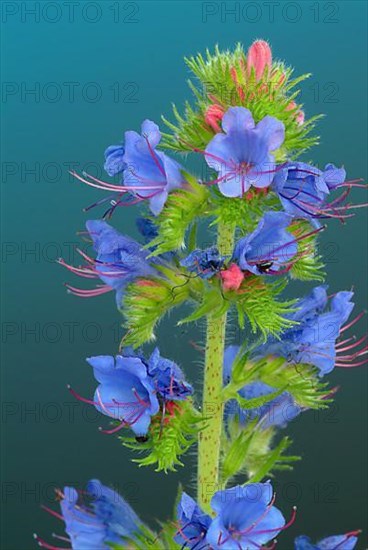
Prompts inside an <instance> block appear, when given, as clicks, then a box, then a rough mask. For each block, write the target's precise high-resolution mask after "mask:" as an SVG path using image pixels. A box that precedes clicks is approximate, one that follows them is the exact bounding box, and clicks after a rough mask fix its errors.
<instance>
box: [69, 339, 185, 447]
mask: <svg viewBox="0 0 368 550" xmlns="http://www.w3.org/2000/svg"><path fill="white" fill-rule="evenodd" d="M87 362H88V363H89V364H90V365H91V366H92V367H93V373H94V376H95V378H96V380H97V381H98V382H99V386H98V387H97V389H96V391H95V395H94V398H93V400H90V399H85V398H84V397H81V396H80V395H79V394H77V393H76V392H75V391H74V390H72V389H71V388H70V387H69V390H70V392H71V393H72V395H74V397H76V398H77V399H78V400H79V401H83V402H85V403H89V404H91V405H94V406H95V407H96V409H97V410H98V411H99V412H100V413H102V414H104V415H106V416H109V417H110V418H113V419H114V420H117V421H119V424H118V425H117V426H116V427H114V428H113V429H111V430H103V431H104V433H109V434H112V433H116V432H118V431H120V430H121V429H122V428H124V427H130V428H131V429H132V430H133V432H134V433H135V434H136V436H137V437H143V436H145V435H146V434H147V432H148V429H149V426H150V424H151V418H152V416H154V415H156V414H157V413H158V412H159V410H160V407H162V410H163V411H164V412H165V406H166V404H168V403H169V402H172V401H183V400H185V399H187V398H188V397H189V396H190V395H192V394H193V388H192V386H191V385H190V384H188V382H186V380H185V378H184V374H183V372H182V371H181V369H180V368H179V367H178V365H177V364H176V363H174V362H173V361H170V360H169V359H165V358H164V357H161V356H160V352H159V350H158V348H156V349H155V350H154V352H153V353H152V355H151V356H150V358H149V359H148V360H146V359H145V358H144V356H142V355H139V354H137V353H135V352H134V350H132V349H131V348H126V349H125V350H124V351H123V352H122V354H121V355H117V356H116V357H115V358H114V357H112V356H110V355H99V356H97V357H90V358H88V359H87Z"/></svg>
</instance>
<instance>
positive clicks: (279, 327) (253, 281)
mask: <svg viewBox="0 0 368 550" xmlns="http://www.w3.org/2000/svg"><path fill="white" fill-rule="evenodd" d="M286 284H287V279H284V280H279V281H276V282H273V283H269V282H266V281H265V280H264V279H263V278H261V277H249V278H248V279H246V280H245V281H244V283H243V287H242V289H241V290H243V289H244V291H243V292H241V293H239V294H235V295H234V297H233V299H234V301H235V303H236V307H237V311H238V317H239V321H240V326H241V327H242V325H243V324H244V319H242V316H243V317H244V316H246V317H247V319H248V321H249V322H250V325H251V328H252V330H253V332H256V331H257V330H259V331H261V333H262V335H263V337H264V338H266V337H267V336H268V335H269V334H271V335H274V336H278V334H279V333H280V332H282V331H284V330H285V329H287V328H289V327H291V326H292V325H294V324H295V323H294V322H293V321H291V320H290V319H288V318H287V317H286V316H287V315H288V314H290V313H292V312H293V311H294V308H293V306H294V304H295V303H296V300H286V301H284V302H282V301H279V300H277V299H276V298H277V296H278V295H279V294H280V293H281V292H282V291H283V290H284V288H285V286H286Z"/></svg>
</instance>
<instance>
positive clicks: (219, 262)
mask: <svg viewBox="0 0 368 550" xmlns="http://www.w3.org/2000/svg"><path fill="white" fill-rule="evenodd" d="M224 261H225V258H224V257H223V256H220V253H219V251H218V249H217V247H216V246H211V247H210V248H206V249H205V250H200V249H196V250H193V252H191V253H190V254H189V255H188V256H187V257H186V258H184V259H183V260H181V262H180V265H182V266H183V267H186V268H187V270H188V271H190V272H191V273H196V274H197V275H199V277H200V278H201V279H210V278H211V277H213V276H214V275H215V274H216V273H218V272H219V271H220V269H221V268H222V266H223V265H224Z"/></svg>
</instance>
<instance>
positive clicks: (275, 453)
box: [248, 436, 300, 483]
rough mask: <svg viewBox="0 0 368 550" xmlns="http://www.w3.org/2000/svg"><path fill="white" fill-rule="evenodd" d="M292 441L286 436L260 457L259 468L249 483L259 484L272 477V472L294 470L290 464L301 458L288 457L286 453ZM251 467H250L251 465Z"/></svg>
mask: <svg viewBox="0 0 368 550" xmlns="http://www.w3.org/2000/svg"><path fill="white" fill-rule="evenodd" d="M291 444H292V441H291V439H290V438H289V437H287V436H285V437H283V439H282V440H281V441H280V443H279V444H278V445H277V446H276V447H275V448H274V449H273V450H271V451H270V452H268V453H267V454H266V455H265V456H264V457H262V458H261V457H258V463H257V468H256V470H255V472H254V473H253V474H251V475H250V477H249V479H248V483H257V482H258V481H261V480H262V479H264V478H265V477H266V476H268V475H270V473H271V471H272V470H277V469H280V468H281V469H283V470H285V469H287V470H292V467H291V465H290V462H295V461H297V460H300V457H299V456H286V455H284V451H286V449H288V448H289V447H290V445H291ZM249 466H250V465H249Z"/></svg>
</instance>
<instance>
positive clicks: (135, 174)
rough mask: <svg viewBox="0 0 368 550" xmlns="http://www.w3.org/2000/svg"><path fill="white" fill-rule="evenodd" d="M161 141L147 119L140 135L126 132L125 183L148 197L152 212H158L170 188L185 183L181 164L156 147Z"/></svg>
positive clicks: (157, 132) (141, 195) (139, 194)
mask: <svg viewBox="0 0 368 550" xmlns="http://www.w3.org/2000/svg"><path fill="white" fill-rule="evenodd" d="M160 141H161V133H160V130H159V127H158V126H157V124H155V123H154V122H151V121H150V120H145V121H144V122H143V124H142V135H139V134H138V133H137V132H134V131H129V132H125V153H124V157H123V160H124V162H125V164H126V168H125V170H124V176H123V179H124V186H126V187H127V188H128V189H129V188H131V190H132V193H133V195H135V196H136V197H138V198H139V199H148V200H149V203H150V208H151V211H152V213H153V214H154V215H158V214H159V213H160V212H161V210H162V208H163V206H164V204H165V202H166V199H167V197H168V194H169V192H170V191H172V190H173V189H176V188H178V187H181V186H182V184H183V183H184V178H183V176H182V174H181V170H182V167H181V166H180V164H179V163H178V162H176V161H175V160H173V159H171V158H170V157H168V156H167V155H166V154H165V153H163V152H162V151H157V150H156V147H157V146H158V144H159V143H160Z"/></svg>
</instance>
